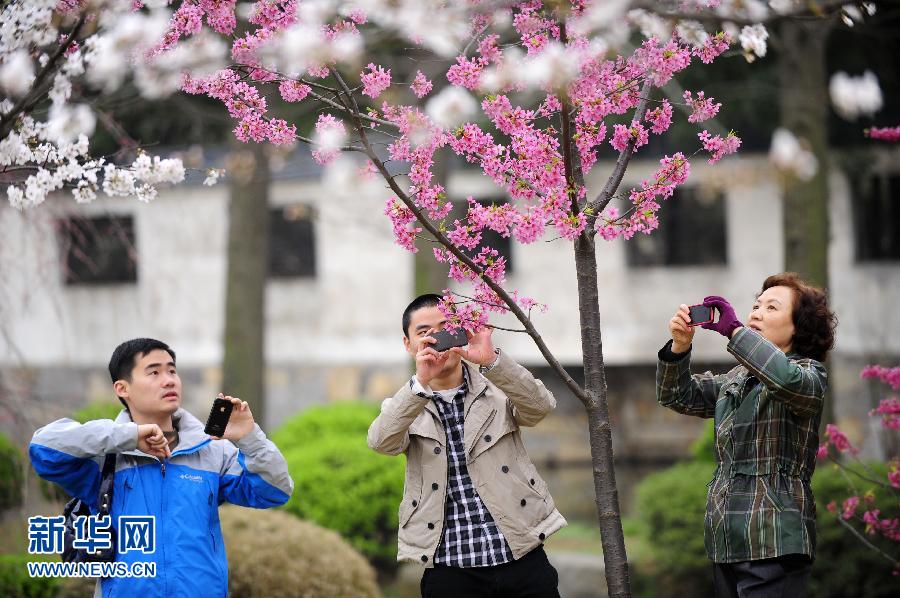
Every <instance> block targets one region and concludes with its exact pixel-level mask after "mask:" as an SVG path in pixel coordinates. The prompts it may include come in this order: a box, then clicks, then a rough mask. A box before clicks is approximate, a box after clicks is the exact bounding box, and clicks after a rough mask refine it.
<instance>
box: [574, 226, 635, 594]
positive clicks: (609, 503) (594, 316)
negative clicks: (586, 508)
mask: <svg viewBox="0 0 900 598" xmlns="http://www.w3.org/2000/svg"><path fill="white" fill-rule="evenodd" d="M575 271H576V273H577V277H578V309H579V316H580V320H581V349H582V353H583V355H584V383H585V390H586V391H587V394H588V397H589V401H588V402H587V403H586V404H585V409H586V410H587V414H588V426H589V429H590V432H589V433H590V443H591V466H592V468H593V472H594V497H595V499H594V500H595V503H596V505H597V517H598V519H599V521H600V542H601V544H602V545H603V561H604V564H605V566H606V583H607V586H608V591H609V596H610V597H621V596H630V595H631V588H630V582H629V576H628V558H627V556H626V554H625V535H624V533H623V532H622V517H621V512H620V511H619V492H618V490H617V487H616V471H615V466H614V463H613V446H612V431H611V429H610V425H609V405H608V403H607V401H606V372H605V371H604V369H603V343H602V340H601V337H600V302H599V297H598V290H597V256H596V254H595V253H594V241H593V239H591V238H588V236H587V235H585V234H582V235H581V236H580V237H579V238H578V240H577V241H576V242H575Z"/></svg>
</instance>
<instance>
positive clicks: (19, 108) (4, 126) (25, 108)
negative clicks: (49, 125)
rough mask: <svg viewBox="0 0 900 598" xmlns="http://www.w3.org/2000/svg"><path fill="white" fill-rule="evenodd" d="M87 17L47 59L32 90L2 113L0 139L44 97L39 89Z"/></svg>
mask: <svg viewBox="0 0 900 598" xmlns="http://www.w3.org/2000/svg"><path fill="white" fill-rule="evenodd" d="M86 19H87V17H86V15H84V14H82V15H81V16H80V17H79V18H78V22H76V23H75V26H74V27H73V28H72V31H71V32H69V35H68V36H67V37H66V39H65V40H63V42H62V43H61V44H60V45H59V48H57V49H56V52H54V53H53V55H52V56H51V57H50V59H49V60H48V61H47V64H45V65H44V68H42V69H41V70H40V72H39V73H38V74H37V76H36V77H35V78H34V83H33V84H32V86H31V91H30V92H29V93H27V94H25V95H24V96H22V99H21V100H19V101H18V102H17V103H16V104H15V105H14V106H13V107H12V109H11V110H10V111H9V112H7V113H6V114H0V139H6V136H7V135H9V132H10V131H12V125H13V123H14V122H15V121H16V117H17V116H18V115H19V114H21V113H22V112H31V110H33V109H34V107H35V106H37V105H38V104H39V103H40V102H41V100H43V99H44V96H45V94H44V93H43V92H41V93H37V90H38V89H39V88H40V87H41V85H43V83H44V80H45V79H46V78H47V77H49V76H50V73H51V72H53V71H54V70H56V68H57V67H58V66H59V62H60V59H62V58H63V56H64V55H65V53H66V51H67V50H68V49H69V46H71V45H72V42H74V41H75V38H76V37H77V36H78V33H79V32H80V31H81V28H82V27H83V26H84V23H85V21H86Z"/></svg>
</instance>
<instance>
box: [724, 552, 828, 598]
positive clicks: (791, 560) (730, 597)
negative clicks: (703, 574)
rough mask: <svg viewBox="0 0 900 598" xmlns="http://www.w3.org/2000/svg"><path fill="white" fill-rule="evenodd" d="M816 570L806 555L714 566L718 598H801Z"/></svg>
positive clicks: (791, 555) (790, 555) (789, 555)
mask: <svg viewBox="0 0 900 598" xmlns="http://www.w3.org/2000/svg"><path fill="white" fill-rule="evenodd" d="M811 569H812V561H811V560H810V558H809V557H808V556H806V555H805V554H788V555H785V556H780V557H776V558H772V559H761V560H758V561H743V562H740V563H713V587H714V588H715V592H716V598H799V597H800V596H802V595H803V590H804V588H805V587H806V581H807V580H808V579H809V573H810V570H811Z"/></svg>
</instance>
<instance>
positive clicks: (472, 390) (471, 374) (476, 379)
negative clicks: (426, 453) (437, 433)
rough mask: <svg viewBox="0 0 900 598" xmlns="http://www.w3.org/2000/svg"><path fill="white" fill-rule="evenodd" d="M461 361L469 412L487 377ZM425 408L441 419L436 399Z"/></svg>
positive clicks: (482, 392) (465, 411)
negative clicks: (435, 403) (435, 404)
mask: <svg viewBox="0 0 900 598" xmlns="http://www.w3.org/2000/svg"><path fill="white" fill-rule="evenodd" d="M460 363H461V364H462V368H463V378H464V380H465V383H466V398H465V399H464V400H463V405H464V407H463V413H466V414H468V413H469V409H470V408H471V407H472V403H474V402H475V399H477V398H479V397H481V396H483V395H484V393H485V391H486V390H487V378H485V377H484V376H483V375H482V374H481V372H479V371H478V368H476V367H475V366H474V365H472V364H470V363H468V362H467V361H463V360H460ZM425 409H426V410H427V411H430V412H431V413H432V414H434V416H435V417H437V418H439V419H440V415H439V414H438V410H437V407H435V406H434V401H431V400H429V401H428V402H427V403H425ZM179 433H180V431H179Z"/></svg>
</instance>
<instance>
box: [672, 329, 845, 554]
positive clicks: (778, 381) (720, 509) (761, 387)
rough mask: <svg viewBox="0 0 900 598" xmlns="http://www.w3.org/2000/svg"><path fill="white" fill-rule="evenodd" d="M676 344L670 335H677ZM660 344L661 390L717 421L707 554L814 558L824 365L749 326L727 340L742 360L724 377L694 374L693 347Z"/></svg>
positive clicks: (679, 405) (676, 406)
mask: <svg viewBox="0 0 900 598" xmlns="http://www.w3.org/2000/svg"><path fill="white" fill-rule="evenodd" d="M670 343H671V341H670ZM670 346H671V345H670V344H667V345H666V346H665V347H663V349H662V350H661V351H660V355H659V357H660V360H659V363H658V366H657V370H656V396H657V399H658V400H659V403H660V404H661V405H664V406H665V407H668V408H669V409H672V410H674V411H677V412H679V413H684V414H687V415H694V416H697V417H704V418H710V417H713V418H715V429H716V438H715V449H716V460H717V461H718V467H717V468H716V472H715V475H714V477H713V480H712V481H711V482H710V486H709V492H708V495H707V505H706V525H705V542H706V550H707V554H708V556H709V558H710V559H711V560H712V561H713V562H716V563H733V562H739V561H748V560H758V559H765V558H772V557H778V556H783V555H787V554H806V555H809V556H810V557H811V558H813V557H814V556H815V547H816V503H815V500H814V498H813V493H812V488H811V486H810V480H811V479H812V475H813V471H814V470H815V467H816V450H817V449H818V445H819V435H818V429H819V421H820V420H821V417H822V406H823V401H824V397H825V389H826V387H827V381H828V378H827V374H826V371H825V366H823V365H822V364H821V363H820V362H818V361H816V360H815V359H809V358H805V357H801V356H800V355H797V354H795V353H788V354H785V353H783V352H782V351H781V350H779V349H778V348H777V347H776V346H775V345H773V344H772V343H771V342H769V341H768V340H766V339H765V338H764V337H763V336H762V335H761V334H759V333H758V332H757V331H755V330H753V329H751V328H746V327H745V328H742V329H740V330H739V331H738V332H737V333H735V335H734V336H733V337H732V338H731V340H730V341H729V343H728V352H729V353H731V354H732V355H734V357H735V358H737V360H738V362H739V363H740V365H738V366H737V367H735V368H733V369H732V370H731V371H729V372H728V373H726V374H719V375H713V374H711V373H709V372H706V373H704V374H695V375H691V371H690V353H688V354H686V355H684V356H681V355H680V354H675V353H672V352H671V349H670Z"/></svg>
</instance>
